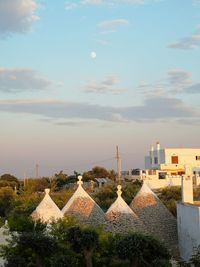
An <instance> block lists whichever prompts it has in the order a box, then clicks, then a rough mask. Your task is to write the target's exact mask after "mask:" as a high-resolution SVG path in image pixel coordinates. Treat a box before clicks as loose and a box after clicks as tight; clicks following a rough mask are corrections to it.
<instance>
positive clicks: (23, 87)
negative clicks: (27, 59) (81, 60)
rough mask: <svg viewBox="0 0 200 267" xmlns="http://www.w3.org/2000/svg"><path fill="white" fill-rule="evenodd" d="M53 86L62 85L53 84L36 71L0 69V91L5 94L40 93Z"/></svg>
mask: <svg viewBox="0 0 200 267" xmlns="http://www.w3.org/2000/svg"><path fill="white" fill-rule="evenodd" d="M53 85H54V86H58V85H61V83H55V82H52V81H51V80H49V79H48V78H46V77H44V76H43V75H41V74H40V73H38V72H36V71H35V70H31V69H7V68H0V91H1V92H4V93H19V92H25V91H26V92H29V91H40V90H45V89H49V88H50V87H52V86H53Z"/></svg>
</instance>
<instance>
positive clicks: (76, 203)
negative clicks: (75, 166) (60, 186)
mask: <svg viewBox="0 0 200 267" xmlns="http://www.w3.org/2000/svg"><path fill="white" fill-rule="evenodd" d="M77 184H78V188H77V190H76V191H75V192H74V194H73V195H72V197H71V198H70V199H69V201H68V202H67V204H66V205H65V206H64V208H63V209H62V213H63V215H64V216H67V215H70V216H73V217H75V218H76V219H78V221H79V222H82V223H92V224H93V223H94V224H103V223H104V222H105V215H104V212H103V210H102V209H101V208H100V207H99V206H98V205H97V204H96V202H95V201H94V200H93V199H92V198H91V197H90V196H89V194H88V193H87V192H86V191H85V190H84V189H83V187H82V184H83V182H82V176H78V182H77Z"/></svg>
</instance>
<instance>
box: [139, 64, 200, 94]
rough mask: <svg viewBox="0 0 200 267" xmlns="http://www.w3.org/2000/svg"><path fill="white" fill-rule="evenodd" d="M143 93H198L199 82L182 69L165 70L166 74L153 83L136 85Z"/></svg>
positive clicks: (199, 91)
mask: <svg viewBox="0 0 200 267" xmlns="http://www.w3.org/2000/svg"><path fill="white" fill-rule="evenodd" d="M138 89H139V90H140V91H141V93H143V94H145V95H150V96H152V95H154V96H155V95H157V96H158V95H160V96H162V95H165V94H166V92H168V93H174V94H200V82H194V81H193V80H192V74H191V73H190V72H188V71H185V70H182V69H174V70H170V71H168V72H167V76H166V77H165V78H163V79H161V80H158V81H156V82H153V83H146V82H141V83H140V84H139V86H138Z"/></svg>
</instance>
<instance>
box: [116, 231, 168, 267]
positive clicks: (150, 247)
mask: <svg viewBox="0 0 200 267" xmlns="http://www.w3.org/2000/svg"><path fill="white" fill-rule="evenodd" d="M115 250H116V255H117V256H118V257H119V258H120V259H124V260H128V261H129V264H130V267H150V266H151V267H156V266H159V267H168V266H169V267H170V266H171V263H170V254H169V253H168V251H167V249H166V248H165V247H164V246H163V244H161V243H160V242H158V241H157V240H156V239H154V238H153V237H150V236H145V235H142V234H139V233H133V234H129V235H127V236H117V237H116V242H115Z"/></svg>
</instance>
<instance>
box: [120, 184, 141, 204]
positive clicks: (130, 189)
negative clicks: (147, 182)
mask: <svg viewBox="0 0 200 267" xmlns="http://www.w3.org/2000/svg"><path fill="white" fill-rule="evenodd" d="M141 186H142V182H141V181H139V180H136V181H135V182H127V183H125V185H124V186H123V193H122V197H123V198H124V200H125V201H126V203H127V204H128V205H129V204H130V203H131V201H132V200H133V198H134V197H135V196H136V194H137V193H138V191H139V190H140V188H141Z"/></svg>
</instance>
